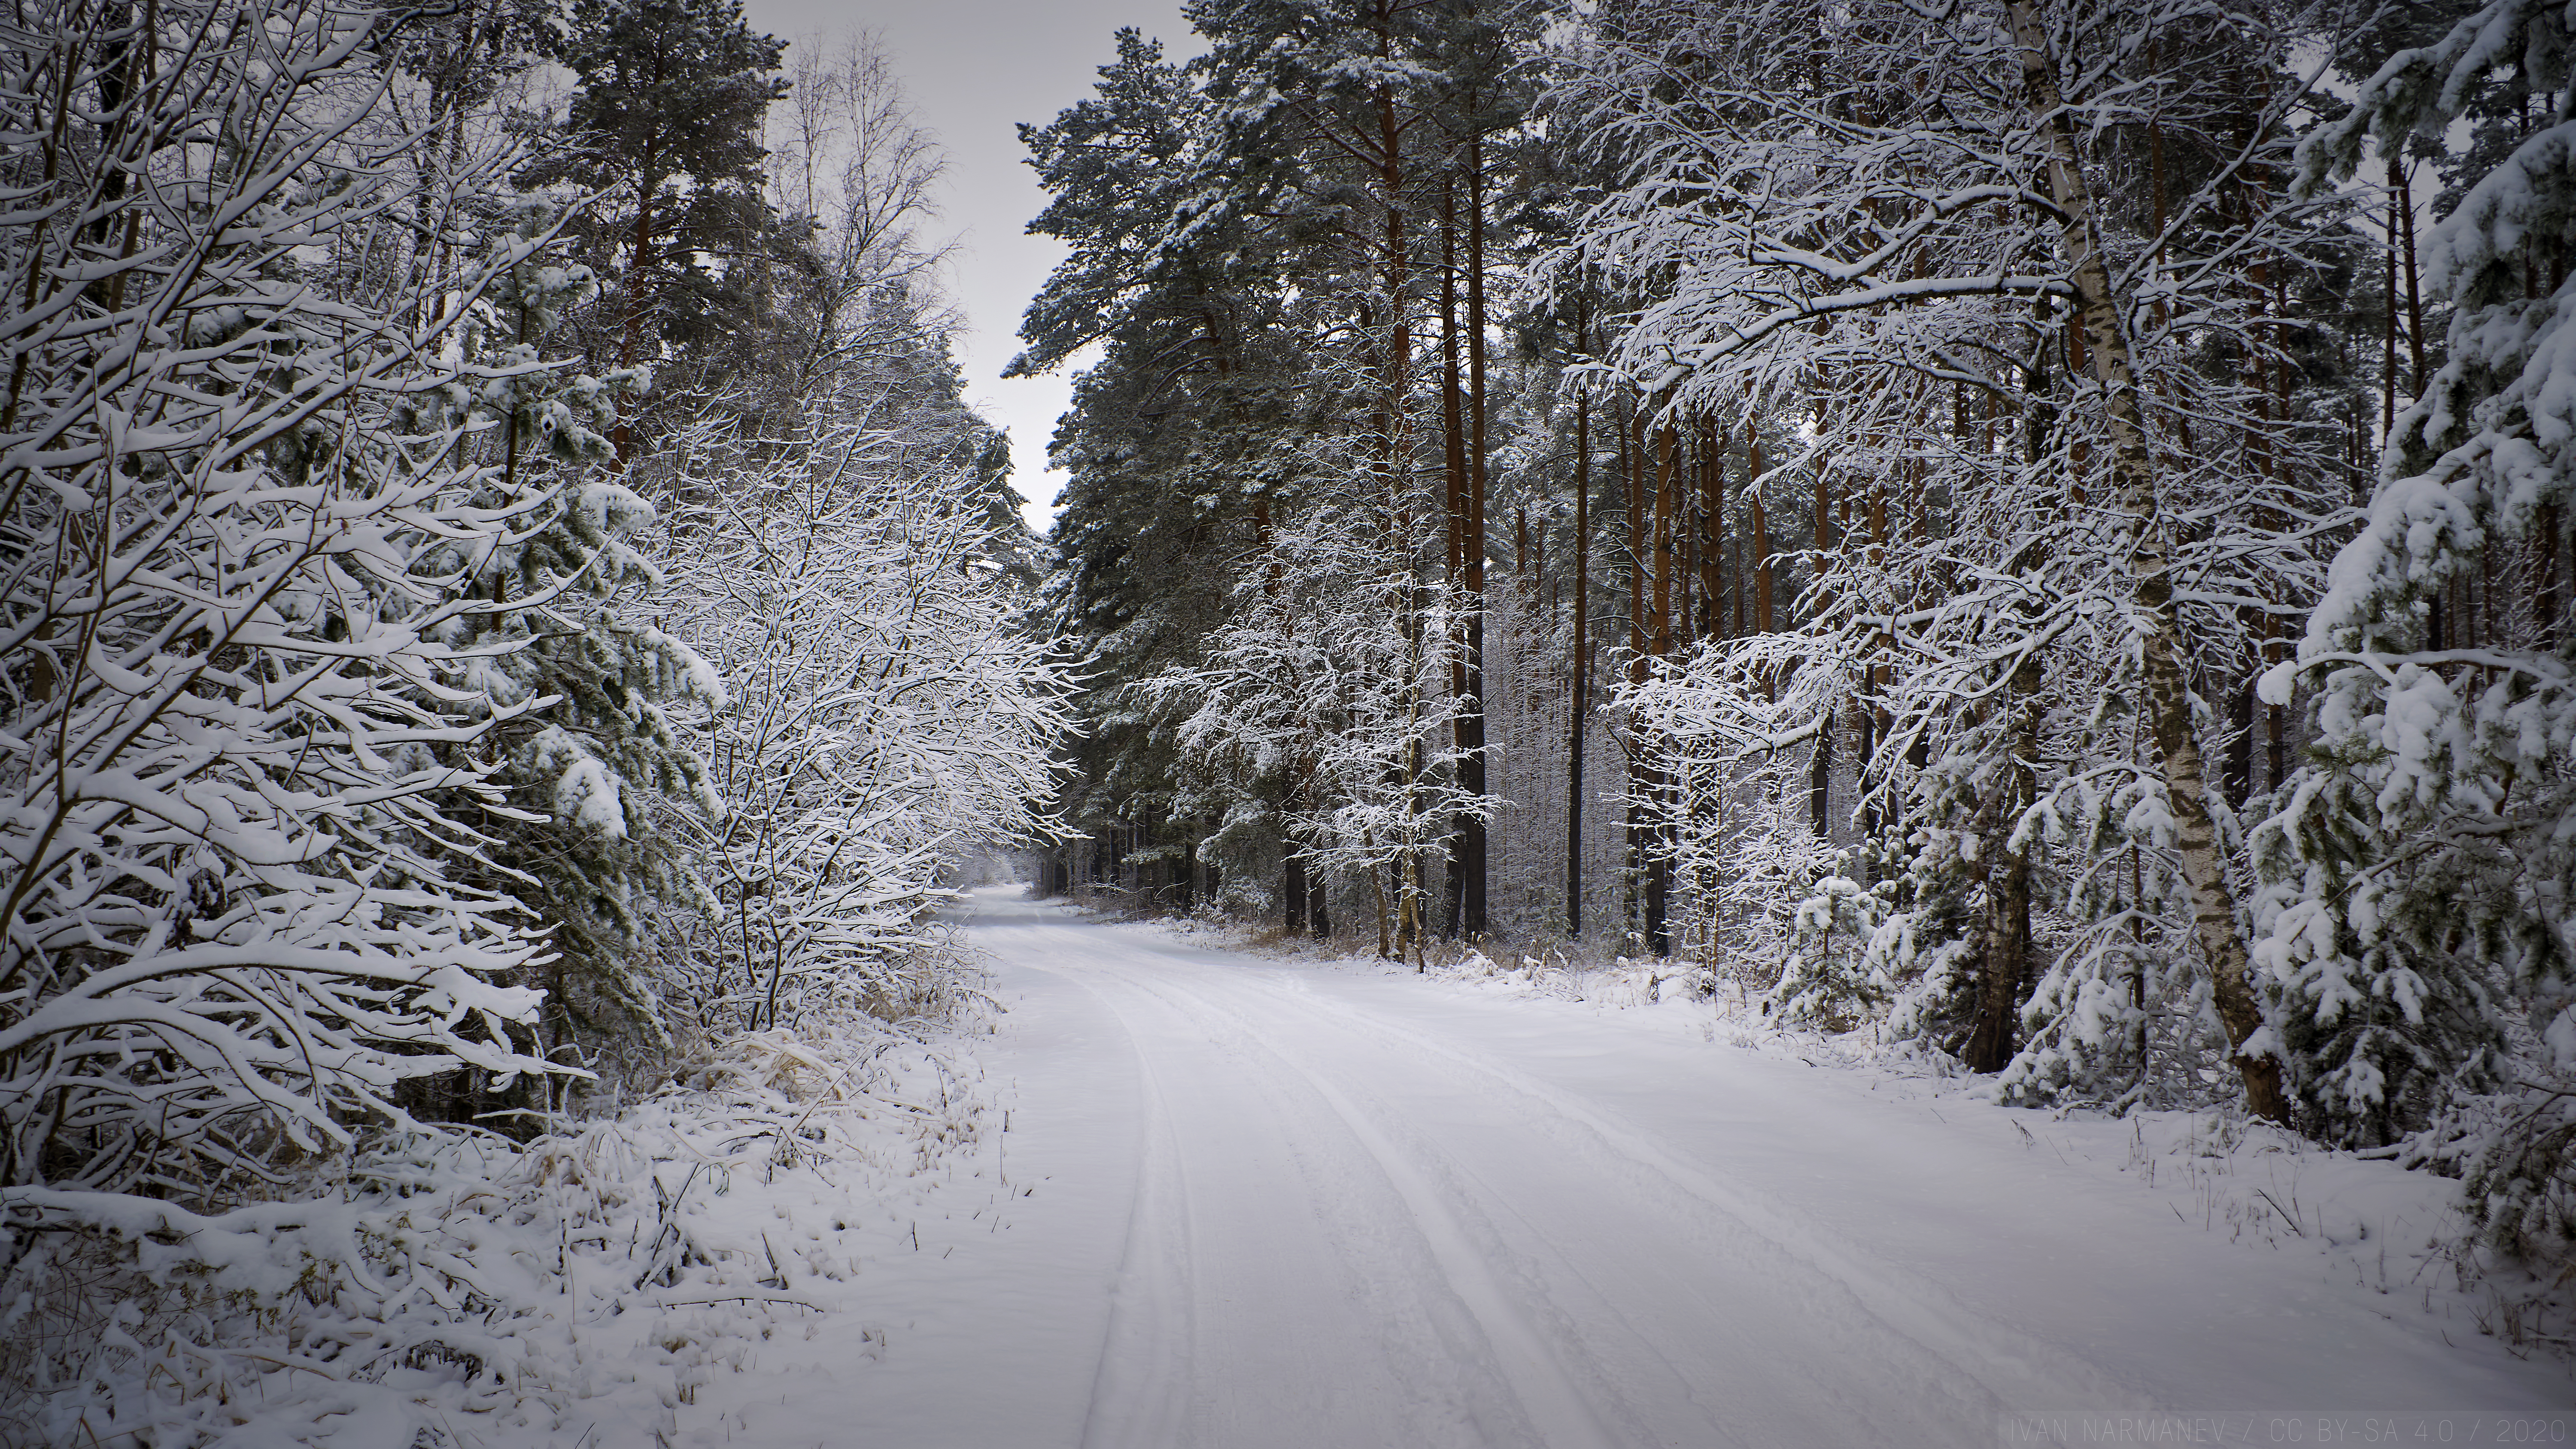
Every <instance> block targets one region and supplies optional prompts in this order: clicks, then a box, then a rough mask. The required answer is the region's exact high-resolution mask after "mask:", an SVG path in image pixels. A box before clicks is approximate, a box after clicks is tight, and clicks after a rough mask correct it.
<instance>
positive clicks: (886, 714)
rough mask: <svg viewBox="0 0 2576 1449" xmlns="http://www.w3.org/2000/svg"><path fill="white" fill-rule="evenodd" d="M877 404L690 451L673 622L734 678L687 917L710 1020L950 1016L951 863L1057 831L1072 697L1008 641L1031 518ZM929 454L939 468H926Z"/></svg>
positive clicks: (1037, 653)
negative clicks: (699, 873) (1062, 745)
mask: <svg viewBox="0 0 2576 1449" xmlns="http://www.w3.org/2000/svg"><path fill="white" fill-rule="evenodd" d="M923 441H924V440H923V439H921V438H919V437H917V436H914V435H913V434H911V433H910V432H908V431H906V430H904V429H903V428H900V427H893V426H880V425H878V424H877V423H876V422H875V421H874V420H873V419H872V418H871V417H870V416H868V415H867V414H865V413H858V414H855V415H843V416H839V417H832V416H825V417H821V418H818V419H816V420H815V421H814V423H813V425H812V426H811V428H810V429H809V430H808V431H807V432H806V433H804V434H803V435H802V436H797V437H793V438H790V439H786V440H782V441H763V440H757V439H749V438H745V437H742V436H741V435H740V434H739V433H738V432H735V431H733V430H730V429H708V430H702V431H699V432H697V433H695V434H693V435H691V436H689V437H686V438H684V439H683V441H682V443H681V445H680V446H681V452H680V455H679V459H678V465H677V479H676V482H675V484H674V486H673V495H674V496H673V497H672V498H671V499H670V500H668V502H667V504H666V506H665V517H666V520H667V521H666V524H665V527H666V529H667V537H668V540H669V542H668V548H669V551H670V554H671V558H672V563H671V568H670V574H671V584H672V587H671V590H670V592H669V594H668V595H667V596H666V597H667V600H668V602H667V604H666V605H665V606H664V607H666V608H667V610H668V612H667V613H666V614H665V615H664V618H665V620H666V623H665V625H664V627H666V628H667V629H668V630H669V631H670V633H671V634H672V635H673V636H674V637H676V638H677V639H679V640H681V641H684V642H685V644H686V645H687V646H688V647H689V648H691V649H693V650H695V651H696V652H697V653H698V654H700V655H702V656H703V657H704V658H705V659H706V660H707V661H708V663H709V665H710V666H711V667H712V669H713V671H714V674H715V675H716V678H717V681H718V683H719V684H720V686H721V697H722V698H723V701H724V703H723V707H722V708H721V709H719V710H718V711H717V712H716V714H715V720H714V737H713V741H712V751H711V756H712V758H711V770H710V776H709V778H710V781H711V784H712V787H713V789H714V791H715V793H716V795H717V797H718V800H719V802H720V805H721V818H720V819H718V820H716V821H715V822H714V823H713V824H712V825H711V826H710V827H708V829H707V831H706V835H705V839H704V846H703V848H704V853H705V859H706V869H707V871H708V874H709V877H710V884H711V885H712V887H713V890H714V894H715V897H716V908H715V909H714V910H712V911H710V912H707V913H706V914H705V916H704V917H703V918H702V919H701V920H700V921H699V922H698V923H697V925H696V928H695V929H696V931H697V943H698V944H697V950H698V952H699V954H700V956H701V958H702V960H703V961H704V963H705V964H706V965H707V967H708V968H709V974H708V975H707V977H706V979H705V980H704V981H702V982H701V984H700V993H701V997H702V1003H701V1004H702V1007H703V1009H704V1010H705V1011H706V1013H708V1017H709V1025H710V1026H711V1027H714V1028H716V1029H718V1030H719V1031H721V1030H725V1029H733V1028H770V1027H776V1026H780V1025H782V1024H786V1023H789V1022H791V1021H792V1020H793V1019H794V1018H795V1017H796V1015H797V1014H798V1013H799V1012H802V1011H806V1010H811V1009H820V1008H824V1007H828V1006H836V1005H837V1006H839V1007H842V1008H847V1009H854V1010H858V1011H862V1012H865V1013H867V1014H870V1015H873V1016H876V1017H880V1018H884V1019H887V1020H902V1019H906V1018H909V1017H914V1016H924V1015H936V1014H939V1013H940V1012H941V1011H942V1010H944V1008H945V1005H946V1003H947V1002H948V1000H949V998H950V995H951V994H952V993H953V992H954V990H955V989H956V988H957V982H956V979H955V969H954V952H953V950H952V949H951V948H950V947H949V946H948V945H947V937H946V935H945V933H944V932H943V931H941V930H940V929H939V928H937V927H936V925H935V923H934V922H932V921H931V920H930V912H931V910H932V909H933V908H934V907H935V906H937V905H938V904H940V903H941V902H943V901H946V900H948V899H950V898H951V896H952V895H953V892H950V891H948V890H946V889H945V888H943V886H942V885H941V880H942V877H943V873H944V872H945V871H946V870H947V869H948V868H949V867H950V866H951V865H952V864H953V863H955V862H958V861H961V860H965V859H968V858H970V857H975V856H979V855H981V854H982V853H983V852H985V851H987V850H990V849H997V848H1007V847H1009V846H1012V845H1016V844H1020V843H1023V842H1027V841H1031V840H1046V839H1051V838H1053V831H1054V829H1055V827H1054V824H1053V819H1052V816H1051V814H1050V812H1049V802H1050V801H1051V800H1052V798H1053V792H1054V783H1053V779H1052V772H1051V764H1050V762H1051V759H1052V753H1053V750H1054V747H1055V744H1056V741H1057V739H1058V737H1059V736H1060V734H1061V733H1062V731H1063V730H1064V728H1065V724H1066V719H1065V714H1064V708H1063V700H1064V697H1065V694H1066V692H1067V683H1066V678H1065V675H1064V673H1063V672H1062V670H1061V669H1060V668H1059V667H1058V666H1057V665H1056V664H1055V663H1053V662H1052V661H1051V660H1050V657H1049V646H1048V644H1047V642H1046V641H1045V640H1044V639H1042V638H1038V637H1035V636H1034V635H1032V634H1031V633H1029V632H1027V631H1025V630H1023V629H1021V628H1019V627H1018V621H1017V611H1018V608H1019V605H1020V599H1019V596H1018V593H1017V585H1016V584H1015V583H1014V582H1013V581H1012V580H1011V579H1009V578H1008V577H1007V576H1006V575H1005V573H1004V568H1003V564H1004V562H1005V561H1006V560H1007V559H1009V558H1010V557H1012V556H1013V550H1014V549H1015V547H1016V538H1015V537H1014V535H1015V534H1016V533H1017V531H1018V529H1019V527H1020V525H1019V522H1018V519H1017V518H1016V516H1006V517H1004V518H1000V519H997V518H996V517H995V516H994V512H993V510H992V508H991V507H990V506H989V505H990V499H989V496H988V495H989V491H990V490H989V487H988V485H987V484H986V483H985V482H984V481H983V480H982V479H981V478H980V477H978V476H977V475H976V474H975V473H973V472H971V471H968V470H965V469H962V468H957V467H953V466H950V465H948V464H947V463H946V462H944V461H934V462H933V463H931V464H930V465H927V466H925V465H924V463H923V462H922V457H921V455H922V453H923V452H924V451H925V449H924V448H923V446H922V444H923ZM934 457H935V454H934Z"/></svg>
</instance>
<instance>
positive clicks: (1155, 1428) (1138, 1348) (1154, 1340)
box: [1076, 978, 1197, 1449]
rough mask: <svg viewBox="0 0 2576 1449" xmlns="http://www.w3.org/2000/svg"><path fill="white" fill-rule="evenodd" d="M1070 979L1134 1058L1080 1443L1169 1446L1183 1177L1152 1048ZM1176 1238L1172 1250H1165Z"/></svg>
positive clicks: (1183, 1258)
mask: <svg viewBox="0 0 2576 1449" xmlns="http://www.w3.org/2000/svg"><path fill="white" fill-rule="evenodd" d="M1076 979H1077V981H1079V978H1076ZM1080 984H1081V985H1082V986H1083V988H1084V989H1085V990H1088V991H1091V993H1092V995H1093V996H1095V997H1097V998H1099V1000H1100V1003H1101V1005H1102V1006H1104V1007H1106V1008H1107V1009H1108V1011H1109V1014H1110V1016H1111V1018H1112V1019H1114V1020H1115V1021H1116V1022H1117V1023H1118V1027H1119V1030H1121V1031H1123V1032H1125V1033H1126V1035H1127V1049H1128V1050H1129V1051H1130V1052H1131V1053H1133V1054H1134V1056H1135V1058H1136V1074H1137V1085H1138V1088H1139V1090H1138V1092H1137V1097H1138V1099H1139V1100H1138V1106H1139V1109H1140V1113H1139V1115H1140V1117H1141V1121H1140V1123H1139V1142H1138V1150H1137V1154H1136V1184H1135V1196H1134V1197H1133V1198H1132V1199H1131V1200H1130V1201H1129V1203H1128V1208H1127V1247H1126V1251H1125V1253H1124V1254H1123V1255H1122V1256H1121V1258H1120V1260H1119V1264H1118V1288H1117V1294H1118V1296H1117V1300H1116V1302H1114V1303H1113V1304H1112V1305H1111V1306H1110V1310H1109V1329H1108V1332H1107V1333H1106V1334H1105V1335H1104V1336H1103V1337H1102V1339H1101V1344H1100V1364H1099V1367H1098V1368H1097V1369H1095V1370H1094V1371H1093V1374H1092V1384H1091V1406H1090V1409H1089V1411H1088V1412H1087V1413H1086V1414H1085V1416H1084V1419H1083V1426H1082V1442H1083V1445H1084V1446H1085V1449H1091V1446H1095V1445H1096V1446H1100V1449H1125V1446H1131V1445H1145V1444H1179V1443H1181V1442H1182V1440H1183V1430H1184V1427H1185V1425H1186V1422H1187V1416H1188V1411H1189V1387H1188V1386H1189V1383H1190V1379H1191V1370H1192V1367H1193V1360H1194V1357H1195V1355H1194V1354H1193V1352H1192V1350H1193V1347H1194V1340H1195V1333H1194V1331H1193V1330H1194V1328H1195V1319H1196V1317H1197V1308H1196V1302H1195V1300H1196V1297H1197V1294H1196V1285H1195V1284H1194V1283H1193V1282H1192V1265H1193V1263H1194V1261H1195V1256H1196V1255H1195V1254H1194V1253H1192V1252H1191V1250H1190V1213H1189V1201H1188V1198H1189V1184H1188V1179H1187V1176H1186V1173H1185V1171H1184V1169H1183V1167H1182V1165H1181V1151H1180V1143H1179V1141H1178V1140H1177V1138H1176V1136H1175V1133H1174V1127H1173V1123H1172V1109H1171V1102H1170V1099H1169V1098H1168V1097H1167V1096H1166V1094H1165V1091H1164V1087H1163V1082H1162V1077H1161V1074H1160V1073H1158V1072H1157V1071H1156V1070H1155V1068H1154V1059H1153V1054H1152V1053H1151V1052H1148V1051H1147V1050H1146V1049H1145V1044H1144V1042H1143V1041H1142V1040H1141V1039H1140V1038H1139V1037H1138V1036H1137V1034H1136V1028H1135V1025H1134V1023H1132V1022H1130V1021H1129V1020H1128V1019H1127V1014H1126V1013H1125V1012H1123V1011H1120V1010H1119V1009H1118V1006H1117V1003H1116V1002H1114V1001H1112V1000H1110V999H1109V998H1108V997H1107V996H1105V995H1102V994H1101V993H1100V992H1099V991H1098V990H1097V989H1095V988H1093V987H1092V986H1091V985H1090V984H1089V983H1087V982H1083V983H1080ZM1176 1245H1177V1246H1178V1248H1179V1251H1178V1252H1174V1251H1171V1250H1172V1249H1173V1248H1174V1247H1175V1246H1176Z"/></svg>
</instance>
